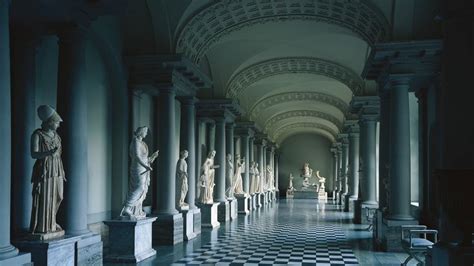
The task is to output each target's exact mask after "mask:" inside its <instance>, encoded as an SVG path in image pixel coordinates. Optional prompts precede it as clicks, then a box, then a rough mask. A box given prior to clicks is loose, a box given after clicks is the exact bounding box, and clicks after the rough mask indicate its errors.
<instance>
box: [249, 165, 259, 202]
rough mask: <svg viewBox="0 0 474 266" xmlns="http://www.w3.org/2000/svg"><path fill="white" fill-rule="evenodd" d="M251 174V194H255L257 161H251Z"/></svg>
mask: <svg viewBox="0 0 474 266" xmlns="http://www.w3.org/2000/svg"><path fill="white" fill-rule="evenodd" d="M249 176H250V191H249V192H250V194H255V192H256V188H257V176H256V175H255V162H254V161H252V162H251V163H250V168H249Z"/></svg>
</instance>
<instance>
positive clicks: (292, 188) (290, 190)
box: [287, 173, 295, 195]
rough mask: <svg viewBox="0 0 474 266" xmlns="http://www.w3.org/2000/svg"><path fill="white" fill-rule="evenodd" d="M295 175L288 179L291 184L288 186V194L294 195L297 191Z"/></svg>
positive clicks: (291, 174)
mask: <svg viewBox="0 0 474 266" xmlns="http://www.w3.org/2000/svg"><path fill="white" fill-rule="evenodd" d="M293 178H294V177H293V173H290V177H289V178H288V179H289V184H288V189H287V193H288V194H290V195H291V194H293V193H294V191H295V188H294V187H293Z"/></svg>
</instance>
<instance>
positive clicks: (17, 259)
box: [0, 253, 33, 266]
mask: <svg viewBox="0 0 474 266" xmlns="http://www.w3.org/2000/svg"><path fill="white" fill-rule="evenodd" d="M10 265H33V264H32V263H31V254H30V253H19V254H18V255H16V256H13V257H11V258H8V259H4V260H0V266H10Z"/></svg>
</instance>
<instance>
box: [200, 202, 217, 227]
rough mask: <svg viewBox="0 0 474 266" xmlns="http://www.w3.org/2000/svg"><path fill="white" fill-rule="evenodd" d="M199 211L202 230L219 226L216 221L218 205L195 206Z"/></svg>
mask: <svg viewBox="0 0 474 266" xmlns="http://www.w3.org/2000/svg"><path fill="white" fill-rule="evenodd" d="M196 205H198V206H199V208H200V209H201V226H202V227H204V228H217V227H219V226H220V225H221V224H220V223H219V221H218V220H217V206H218V205H219V203H216V202H215V203H211V204H202V203H198V204H196Z"/></svg>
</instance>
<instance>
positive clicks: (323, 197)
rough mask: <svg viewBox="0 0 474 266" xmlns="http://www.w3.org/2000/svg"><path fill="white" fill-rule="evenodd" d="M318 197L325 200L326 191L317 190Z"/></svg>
mask: <svg viewBox="0 0 474 266" xmlns="http://www.w3.org/2000/svg"><path fill="white" fill-rule="evenodd" d="M318 199H320V200H327V199H328V193H327V192H326V191H319V192H318Z"/></svg>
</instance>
